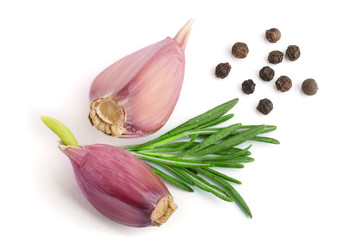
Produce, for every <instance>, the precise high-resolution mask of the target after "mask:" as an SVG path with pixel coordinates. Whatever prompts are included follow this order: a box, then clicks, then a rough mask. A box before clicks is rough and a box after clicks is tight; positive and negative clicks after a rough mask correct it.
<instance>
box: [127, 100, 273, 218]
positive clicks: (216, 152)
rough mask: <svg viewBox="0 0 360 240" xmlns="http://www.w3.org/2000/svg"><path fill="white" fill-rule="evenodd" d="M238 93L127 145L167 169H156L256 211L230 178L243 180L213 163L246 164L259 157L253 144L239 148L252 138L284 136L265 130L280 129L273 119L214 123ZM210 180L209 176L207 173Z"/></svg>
mask: <svg viewBox="0 0 360 240" xmlns="http://www.w3.org/2000/svg"><path fill="white" fill-rule="evenodd" d="M237 102H238V99H233V100H231V101H228V102H226V103H223V104H221V105H219V106H217V107H215V108H213V109H211V110H209V111H207V112H205V113H203V114H200V115H198V116H196V117H194V118H192V119H190V120H188V121H186V122H185V123H183V124H181V125H179V126H178V127H176V128H174V129H172V130H171V131H169V132H167V133H165V134H163V135H161V136H160V137H158V138H156V139H153V140H151V141H149V142H146V143H143V144H140V145H133V146H127V147H125V148H126V149H128V150H130V151H132V152H133V153H134V154H135V155H136V156H138V157H139V158H141V159H143V160H146V161H149V162H152V163H155V164H156V165H158V166H160V167H161V168H162V169H164V170H165V171H166V172H164V171H161V170H159V169H158V168H157V167H154V166H153V165H152V166H151V168H152V169H153V170H154V172H155V173H156V174H157V175H159V176H160V177H161V178H163V179H164V180H165V181H168V182H170V183H172V184H174V185H175V186H177V187H180V188H181V189H184V190H186V191H190V192H192V191H193V189H192V188H191V187H189V186H188V185H191V186H196V187H198V188H200V189H202V190H204V191H207V192H210V193H212V194H214V195H215V196H217V197H219V198H221V199H223V200H225V201H233V200H234V201H235V202H236V203H237V204H238V205H239V207H240V208H241V209H242V210H243V211H244V212H245V213H246V214H247V215H248V216H249V217H252V214H251V211H250V209H249V207H248V205H247V204H246V202H245V200H244V199H243V198H242V197H241V195H240V194H239V193H238V192H237V191H236V189H235V188H234V187H233V186H232V185H231V184H230V183H229V182H232V183H236V184H241V182H240V181H239V180H237V179H235V178H232V177H230V176H227V175H225V174H223V173H221V172H219V171H216V170H214V169H212V168H211V167H221V168H243V167H244V163H248V162H252V161H254V158H252V157H249V156H250V155H251V152H250V151H249V149H250V147H251V146H252V145H248V147H246V148H238V145H240V144H242V143H245V142H247V141H257V142H264V143H271V144H279V141H278V140H276V139H274V138H270V137H266V136H262V135H261V134H264V133H269V132H272V131H274V130H275V129H276V126H273V125H242V124H241V123H236V124H233V125H230V126H227V127H217V128H215V127H214V126H216V125H218V124H220V123H224V122H226V121H228V120H229V119H231V118H232V117H233V116H234V114H227V115H224V114H226V113H227V112H228V111H229V110H230V109H231V108H233V107H234V106H235V105H236V103H237ZM204 177H205V178H207V179H209V180H210V181H211V182H213V183H214V184H216V185H214V184H213V183H210V182H209V181H207V180H206V179H205V178H204Z"/></svg>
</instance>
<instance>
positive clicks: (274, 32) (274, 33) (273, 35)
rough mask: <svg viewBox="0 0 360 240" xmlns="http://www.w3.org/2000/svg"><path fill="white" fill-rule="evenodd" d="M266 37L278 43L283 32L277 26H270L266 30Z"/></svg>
mask: <svg viewBox="0 0 360 240" xmlns="http://www.w3.org/2000/svg"><path fill="white" fill-rule="evenodd" d="M265 37H266V39H267V40H268V41H269V42H271V43H276V42H277V41H279V40H280V38H281V32H280V31H279V29H277V28H270V29H269V30H266V32H265Z"/></svg>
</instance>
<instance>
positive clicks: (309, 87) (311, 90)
mask: <svg viewBox="0 0 360 240" xmlns="http://www.w3.org/2000/svg"><path fill="white" fill-rule="evenodd" d="M301 89H302V90H303V92H304V93H305V94H306V95H309V96H311V95H314V94H316V93H317V91H318V85H317V83H316V81H315V80H314V79H312V78H309V79H306V80H305V81H304V82H303V83H302V85H301Z"/></svg>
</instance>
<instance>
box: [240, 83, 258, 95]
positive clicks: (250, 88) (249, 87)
mask: <svg viewBox="0 0 360 240" xmlns="http://www.w3.org/2000/svg"><path fill="white" fill-rule="evenodd" d="M241 86H242V90H243V92H244V93H245V94H251V93H253V92H254V91H255V86H256V84H255V83H254V82H253V80H251V79H249V80H246V81H244V82H243V83H242V85H241Z"/></svg>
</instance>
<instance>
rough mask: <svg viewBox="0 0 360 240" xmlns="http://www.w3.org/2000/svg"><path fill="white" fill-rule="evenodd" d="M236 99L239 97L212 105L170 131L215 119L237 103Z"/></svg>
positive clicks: (203, 123)
mask: <svg viewBox="0 0 360 240" xmlns="http://www.w3.org/2000/svg"><path fill="white" fill-rule="evenodd" d="M238 101H239V99H238V98H235V99H233V100H230V101H228V102H226V103H223V104H221V105H219V106H217V107H214V108H212V109H210V110H209V111H207V112H205V113H202V114H200V115H198V116H196V117H194V118H191V119H189V120H188V121H186V122H184V123H183V124H181V125H179V126H178V127H176V128H174V129H173V130H172V131H174V130H178V129H181V128H183V127H187V126H192V125H197V126H200V127H201V126H202V125H205V124H207V123H210V122H212V121H214V120H217V119H218V118H220V117H221V116H222V115H224V114H225V113H227V112H228V111H229V110H230V109H231V108H233V107H234V106H235V105H236V104H237V103H238ZM170 132H171V131H170Z"/></svg>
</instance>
